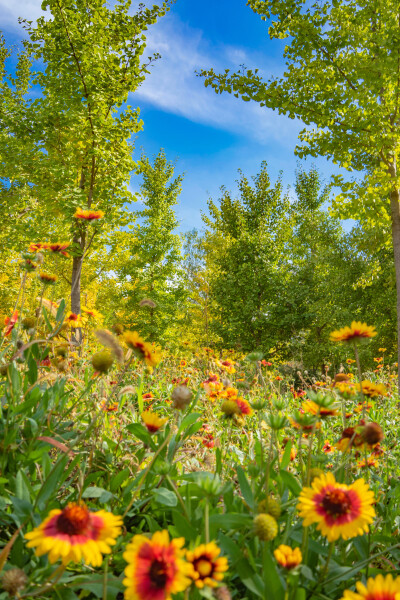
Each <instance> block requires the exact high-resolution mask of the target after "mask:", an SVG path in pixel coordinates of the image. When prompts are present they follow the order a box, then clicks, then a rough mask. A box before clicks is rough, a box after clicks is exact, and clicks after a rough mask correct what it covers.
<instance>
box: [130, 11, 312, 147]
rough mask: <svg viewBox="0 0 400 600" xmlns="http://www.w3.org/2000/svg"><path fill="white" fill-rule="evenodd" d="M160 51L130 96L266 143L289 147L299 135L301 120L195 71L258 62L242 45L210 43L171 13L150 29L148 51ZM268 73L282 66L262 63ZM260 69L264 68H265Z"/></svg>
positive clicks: (200, 33)
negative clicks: (218, 87) (207, 81)
mask: <svg viewBox="0 0 400 600" xmlns="http://www.w3.org/2000/svg"><path fill="white" fill-rule="evenodd" d="M154 52H159V53H160V54H161V55H162V58H161V59H160V60H159V61H157V62H156V63H155V64H154V65H153V67H152V69H151V74H150V75H149V76H148V77H147V79H146V81H145V82H144V83H143V85H142V86H141V87H140V88H139V89H138V90H137V92H136V93H135V95H134V96H133V95H132V101H133V103H135V102H137V99H139V100H140V99H141V100H145V101H146V102H148V103H150V104H151V105H153V106H155V107H157V108H159V109H161V110H164V111H167V112H170V113H173V114H176V115H180V116H183V117H186V118H187V119H190V120H192V121H195V122H197V123H202V124H206V125H210V126H213V127H217V128H220V129H224V130H227V131H232V132H234V133H239V134H242V135H243V136H245V137H250V138H252V139H255V140H257V141H258V142H259V143H262V144H264V143H265V144H267V143H271V141H274V142H279V143H280V144H282V145H284V146H287V147H290V148H291V149H293V146H294V144H295V142H296V139H297V134H298V132H299V130H300V128H301V126H300V123H299V122H296V121H292V120H290V119H288V118H286V117H284V116H280V115H278V114H277V113H274V112H272V111H270V110H267V109H265V108H264V109H263V108H261V107H260V106H258V105H257V104H256V103H254V102H248V103H246V102H243V100H241V99H237V98H235V97H234V96H232V95H230V94H227V93H223V94H216V93H215V92H214V91H213V90H212V89H211V88H210V87H209V88H206V87H205V86H204V80H203V78H200V77H197V76H196V74H195V71H200V70H201V69H207V68H209V67H213V68H214V70H215V71H216V72H220V71H221V72H222V71H224V70H225V69H226V68H231V69H233V70H235V69H237V68H238V66H239V65H240V64H245V65H246V66H248V67H252V66H256V64H257V62H256V61H258V60H260V57H259V56H254V57H253V56H251V54H249V52H248V51H247V50H245V49H244V48H236V47H233V46H227V45H223V44H220V45H218V46H217V47H212V46H211V45H210V43H209V42H208V40H207V39H205V38H204V36H203V33H202V32H201V31H200V30H197V29H194V28H191V27H188V26H186V25H184V24H182V23H181V22H180V21H179V19H178V18H177V17H176V16H175V15H173V14H170V15H168V16H167V17H164V18H163V19H161V21H159V22H158V23H157V24H156V25H155V26H153V27H152V28H151V30H150V31H149V34H148V47H147V52H146V56H147V55H149V54H152V53H154ZM258 66H260V67H261V69H262V68H263V69H264V70H265V71H266V72H268V73H271V72H275V73H277V71H278V70H280V66H279V65H277V64H276V63H271V62H270V63H269V64H268V60H266V59H265V57H264V64H261V65H258ZM261 69H260V71H261Z"/></svg>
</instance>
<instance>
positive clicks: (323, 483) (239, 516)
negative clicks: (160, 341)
mask: <svg viewBox="0 0 400 600" xmlns="http://www.w3.org/2000/svg"><path fill="white" fill-rule="evenodd" d="M31 250H32V248H31ZM38 259H39V257H38V255H37V254H36V255H35V254H34V253H31V254H29V255H28V254H25V255H24V261H25V262H24V263H23V264H24V265H25V266H24V268H25V269H27V270H25V274H26V276H25V277H24V281H25V282H26V280H27V278H28V277H38V278H39V279H41V281H42V283H43V287H42V291H43V293H42V294H41V296H40V298H39V301H38V306H37V308H38V310H36V311H33V312H31V314H33V315H34V316H30V315H29V314H27V313H25V312H24V306H23V302H24V300H23V298H24V289H23V286H22V289H21V290H20V293H19V294H18V299H17V302H16V305H15V310H14V312H13V313H12V314H11V315H10V317H8V318H6V323H5V327H4V329H3V331H2V347H1V382H0V386H1V387H0V398H1V413H0V439H1V456H0V468H1V471H0V522H1V524H2V526H1V530H0V567H1V569H2V578H1V585H2V588H1V589H2V591H1V592H0V598H8V597H11V598H42V597H43V598H44V597H46V598H55V599H56V598H62V599H64V598H65V599H68V600H73V599H76V598H102V599H103V600H107V599H115V598H126V599H127V600H151V599H153V598H156V599H157V600H167V599H168V598H171V597H174V598H175V597H176V598H179V597H181V598H194V599H195V598H201V597H204V598H217V599H220V600H221V599H228V598H237V599H240V600H244V599H249V600H250V599H255V598H268V599H269V598H272V599H274V600H286V599H290V600H295V599H298V600H303V599H306V598H321V599H323V598H338V599H339V598H346V599H348V600H359V599H361V598H365V599H368V600H370V599H377V600H378V599H379V600H381V599H384V600H397V598H398V595H399V594H400V578H399V577H397V578H396V577H395V575H396V571H398V570H399V565H400V541H399V528H400V476H399V475H400V472H399V468H398V462H399V450H398V444H397V431H398V427H399V420H400V417H399V408H398V397H397V392H396V391H395V375H396V373H395V367H393V365H391V364H385V359H384V355H385V348H380V352H381V354H382V356H380V357H377V361H376V364H377V365H378V366H379V368H377V369H374V370H373V371H372V372H365V371H363V368H362V365H361V364H360V362H359V360H360V359H359V352H358V349H359V348H360V347H362V346H363V345H365V344H368V343H370V342H371V340H372V339H373V338H374V337H375V336H376V334H377V332H376V331H375V328H374V327H372V326H369V325H366V324H365V323H361V322H353V323H351V325H349V326H347V327H344V328H342V329H339V330H336V331H333V332H332V333H331V339H332V340H333V341H335V343H338V344H344V345H345V348H346V352H347V355H348V359H347V362H346V363H345V365H346V367H345V368H343V369H342V370H341V372H339V373H336V374H335V375H334V376H331V375H329V374H328V368H327V369H326V373H325V374H323V375H322V377H321V379H320V380H319V381H318V380H316V379H315V378H313V377H310V376H309V375H308V374H307V373H304V372H302V371H301V370H298V371H296V372H293V373H292V374H290V375H288V374H287V373H285V369H284V365H283V364H280V363H279V361H276V362H273V361H267V360H266V359H264V358H263V357H262V355H261V354H260V353H258V352H253V353H251V354H248V355H243V354H238V353H237V352H233V351H229V350H225V351H222V352H220V351H217V350H214V349H212V348H207V347H193V346H191V345H190V344H187V343H183V344H182V346H181V348H180V349H179V350H178V349H177V350H175V351H174V352H168V351H166V350H164V351H161V349H160V348H159V347H157V345H156V344H154V343H149V342H147V341H145V340H144V339H143V338H142V337H141V336H140V334H139V333H138V332H136V331H130V330H128V329H125V327H124V326H123V325H122V324H120V323H115V324H114V325H113V326H111V327H110V329H107V328H104V326H103V325H102V324H101V320H102V317H101V315H100V313H98V312H97V311H95V310H89V309H88V308H85V310H84V311H82V316H78V315H73V314H71V312H68V311H67V310H66V305H65V302H64V301H61V302H60V303H59V304H57V303H56V302H54V301H51V300H49V299H48V297H47V296H48V294H49V292H50V290H51V289H52V287H51V286H52V285H53V282H52V281H51V277H50V276H47V275H44V272H43V271H42V272H41V273H40V274H39V275H37V274H36V273H35V272H34V271H32V265H35V264H37V263H36V262H35V261H37V260H38ZM28 304H29V303H28ZM77 328H81V329H82V331H84V332H85V337H84V339H83V341H82V342H81V344H77V343H76V337H75V336H76V332H77V330H78V329H77ZM353 357H355V358H353ZM360 382H361V385H360ZM354 589H355V590H356V591H352V590H354Z"/></svg>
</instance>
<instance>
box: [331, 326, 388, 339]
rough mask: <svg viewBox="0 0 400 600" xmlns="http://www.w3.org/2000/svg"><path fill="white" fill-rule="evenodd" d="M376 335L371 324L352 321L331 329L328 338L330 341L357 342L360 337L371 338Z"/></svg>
mask: <svg viewBox="0 0 400 600" xmlns="http://www.w3.org/2000/svg"><path fill="white" fill-rule="evenodd" d="M375 335H377V332H376V331H375V327H374V326H373V325H367V324H366V323H361V321H353V322H352V324H351V325H350V327H349V326H346V327H342V329H337V330H336V331H332V333H331V335H330V339H331V341H332V342H357V341H358V340H360V339H364V338H371V337H374V336H375Z"/></svg>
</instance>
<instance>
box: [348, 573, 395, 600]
mask: <svg viewBox="0 0 400 600" xmlns="http://www.w3.org/2000/svg"><path fill="white" fill-rule="evenodd" d="M356 589H357V592H352V591H350V590H345V592H344V594H343V597H342V598H341V600H399V598H400V577H396V579H394V578H393V576H392V575H386V577H383V575H378V576H377V577H375V579H373V578H372V577H370V578H369V579H368V580H367V585H366V586H365V585H364V584H363V583H361V581H357V583H356Z"/></svg>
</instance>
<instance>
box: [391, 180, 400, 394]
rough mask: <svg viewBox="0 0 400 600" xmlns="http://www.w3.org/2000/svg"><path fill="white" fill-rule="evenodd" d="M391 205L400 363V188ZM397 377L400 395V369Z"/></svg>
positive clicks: (392, 195) (393, 192)
mask: <svg viewBox="0 0 400 600" xmlns="http://www.w3.org/2000/svg"><path fill="white" fill-rule="evenodd" d="M390 207H391V213H392V238H393V253H394V267H395V271H396V292H397V363H398V365H400V343H399V342H400V189H399V188H396V189H394V190H393V191H392V194H391V198H390ZM398 372H399V375H398V379H397V386H398V391H399V395H400V369H398Z"/></svg>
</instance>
